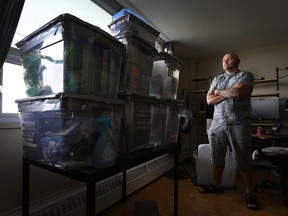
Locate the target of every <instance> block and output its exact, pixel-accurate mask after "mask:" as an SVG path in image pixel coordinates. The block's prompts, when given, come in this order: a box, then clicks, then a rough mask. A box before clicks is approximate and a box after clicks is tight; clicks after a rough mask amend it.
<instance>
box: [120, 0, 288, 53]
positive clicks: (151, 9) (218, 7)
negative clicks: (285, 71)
mask: <svg viewBox="0 0 288 216" xmlns="http://www.w3.org/2000/svg"><path fill="white" fill-rule="evenodd" d="M118 2H119V3H120V4H122V5H123V6H124V7H127V8H129V9H130V10H132V11H134V12H136V13H138V14H140V15H142V16H144V17H145V18H147V20H148V21H149V23H150V24H151V25H153V26H154V27H157V29H158V30H159V31H160V32H161V34H160V37H161V38H162V39H164V40H165V41H167V42H168V41H172V42H173V46H174V50H175V53H177V54H179V55H180V56H181V57H189V58H203V57H208V56H214V55H219V54H223V53H225V52H228V51H234V52H236V51H237V50H242V49H249V48H254V47H260V46H266V45H270V44H276V43H280V42H284V41H288V1H287V0H273V1H272V0H142V1H141V0H118Z"/></svg>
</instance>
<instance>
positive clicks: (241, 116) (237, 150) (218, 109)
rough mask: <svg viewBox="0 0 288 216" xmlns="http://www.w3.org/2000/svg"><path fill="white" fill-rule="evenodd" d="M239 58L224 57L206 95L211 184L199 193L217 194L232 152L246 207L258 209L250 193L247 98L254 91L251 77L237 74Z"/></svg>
mask: <svg viewBox="0 0 288 216" xmlns="http://www.w3.org/2000/svg"><path fill="white" fill-rule="evenodd" d="M239 64H240V59H239V57H238V56H237V55H236V54H234V53H227V54H225V55H224V57H223V60H222V65H223V69H224V73H223V74H221V75H219V76H216V77H215V78H214V79H213V81H212V83H211V86H210V89H209V91H208V93H207V104H208V105H211V104H214V114H213V121H212V123H211V126H210V128H209V130H208V138H209V143H210V144H211V157H212V163H213V184H211V185H209V186H207V187H203V188H201V189H200V193H221V192H223V190H222V188H221V178H222V174H223V171H224V168H225V155H226V150H227V147H228V146H229V147H230V148H231V150H232V154H233V156H234V159H235V163H236V165H237V168H238V170H239V172H240V173H241V176H242V178H243V180H244V183H245V188H246V189H245V197H244V198H245V203H246V207H247V208H249V209H252V210H256V209H259V203H258V201H257V197H256V196H255V194H254V193H253V189H254V188H253V187H254V185H253V179H252V162H251V160H252V159H251V152H250V146H251V124H250V119H249V117H250V113H251V105H250V97H251V93H252V91H253V87H254V76H253V74H252V73H250V72H248V71H245V70H240V69H239V68H238V66H239Z"/></svg>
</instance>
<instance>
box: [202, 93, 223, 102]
mask: <svg viewBox="0 0 288 216" xmlns="http://www.w3.org/2000/svg"><path fill="white" fill-rule="evenodd" d="M225 99H226V97H224V96H222V95H215V94H214V92H208V94H207V97H206V101H207V104H208V105H212V104H217V103H220V102H222V101H223V100H225Z"/></svg>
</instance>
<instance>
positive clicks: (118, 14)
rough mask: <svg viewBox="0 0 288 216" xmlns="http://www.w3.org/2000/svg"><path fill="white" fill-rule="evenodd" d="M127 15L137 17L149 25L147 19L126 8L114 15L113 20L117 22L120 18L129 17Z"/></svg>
mask: <svg viewBox="0 0 288 216" xmlns="http://www.w3.org/2000/svg"><path fill="white" fill-rule="evenodd" d="M127 14H133V15H134V16H135V17H137V18H138V19H140V20H142V21H143V22H144V23H148V21H147V20H146V19H144V18H143V17H141V16H140V15H138V14H136V13H134V12H132V11H130V10H128V9H126V8H124V9H122V10H121V11H119V12H118V13H116V14H114V15H113V16H112V19H113V20H116V19H119V18H121V17H123V16H125V15H127Z"/></svg>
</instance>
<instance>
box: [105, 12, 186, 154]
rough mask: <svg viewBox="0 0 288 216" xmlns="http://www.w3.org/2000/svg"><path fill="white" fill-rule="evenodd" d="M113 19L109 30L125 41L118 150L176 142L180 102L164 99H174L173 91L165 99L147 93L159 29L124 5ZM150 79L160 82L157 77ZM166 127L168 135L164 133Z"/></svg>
mask: <svg viewBox="0 0 288 216" xmlns="http://www.w3.org/2000/svg"><path fill="white" fill-rule="evenodd" d="M113 19H114V20H113V22H112V23H111V24H110V25H109V28H110V30H111V34H112V35H113V36H114V37H115V38H117V39H118V40H119V41H121V42H122V43H123V44H125V45H126V54H125V58H124V64H123V67H122V71H121V77H120V86H119V89H120V94H119V97H120V98H121V99H122V100H124V101H125V102H126V105H125V111H124V120H123V122H122V127H121V139H120V145H119V152H121V153H132V152H135V151H140V150H142V149H146V148H150V147H158V146H162V145H164V144H166V143H176V142H177V135H178V127H179V114H180V111H181V106H182V104H181V103H180V102H179V101H178V103H177V102H175V101H170V100H169V101H168V100H166V99H170V98H173V99H175V98H176V94H177V93H176V94H174V95H173V97H172V96H171V95H170V96H169V97H168V98H166V99H165V100H164V99H163V98H162V97H161V98H157V97H156V96H155V95H151V94H150V93H149V92H150V88H151V82H152V71H153V63H154V61H155V58H156V57H157V56H158V52H157V50H156V48H155V46H156V41H157V38H158V36H159V32H158V31H157V30H155V29H154V28H153V27H151V26H150V25H149V24H148V23H147V21H145V20H144V19H143V18H141V17H139V16H137V15H136V14H134V13H133V12H131V11H129V10H127V9H124V10H122V11H120V12H119V13H117V14H115V15H114V16H113ZM178 76H179V74H178ZM178 78H179V77H177V79H178ZM154 83H155V85H157V86H160V85H163V84H164V83H161V81H160V80H159V82H154ZM176 88H177V86H176ZM174 93H175V92H174ZM175 103H176V104H175ZM167 128H168V130H169V131H170V135H171V136H170V135H169V136H167Z"/></svg>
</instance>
